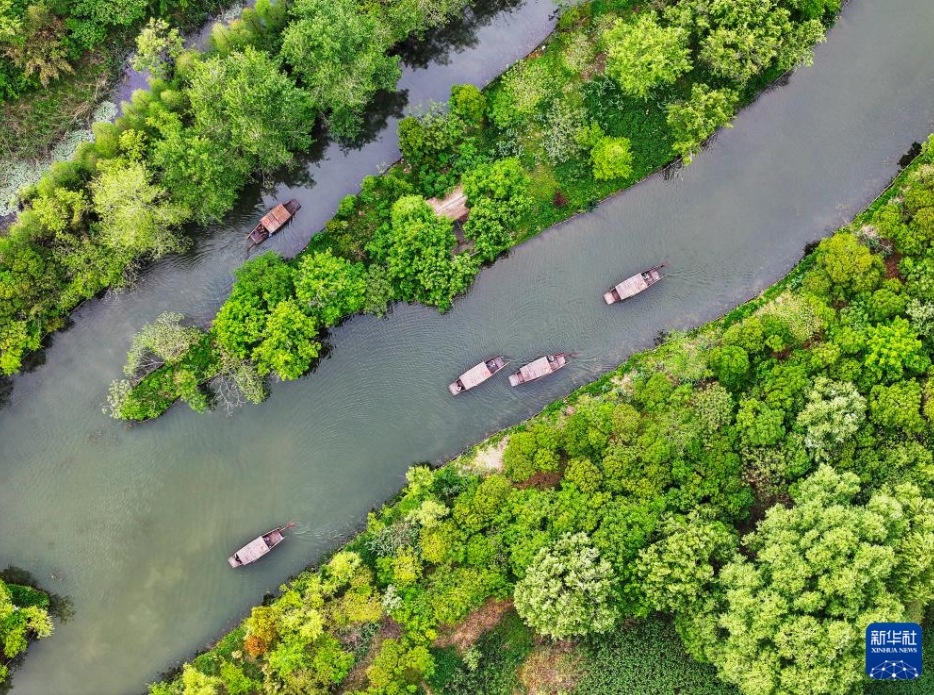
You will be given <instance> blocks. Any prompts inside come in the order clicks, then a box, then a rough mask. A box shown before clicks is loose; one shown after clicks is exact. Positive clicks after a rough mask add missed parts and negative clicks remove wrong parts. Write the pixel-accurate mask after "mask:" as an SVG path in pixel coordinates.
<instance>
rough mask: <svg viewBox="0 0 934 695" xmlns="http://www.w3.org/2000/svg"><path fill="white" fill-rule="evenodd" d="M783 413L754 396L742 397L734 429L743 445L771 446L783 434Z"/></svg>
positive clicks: (779, 439)
mask: <svg viewBox="0 0 934 695" xmlns="http://www.w3.org/2000/svg"><path fill="white" fill-rule="evenodd" d="M784 419H785V415H784V413H783V412H782V411H780V410H776V409H774V408H770V407H769V406H768V405H766V404H765V403H763V402H762V401H760V400H757V399H755V398H744V399H743V400H741V401H740V403H739V412H738V413H737V414H736V429H737V430H738V431H739V436H740V439H741V441H742V443H743V444H744V445H745V446H771V445H773V444H777V443H778V442H779V441H781V439H782V438H783V437H784V436H785V424H784Z"/></svg>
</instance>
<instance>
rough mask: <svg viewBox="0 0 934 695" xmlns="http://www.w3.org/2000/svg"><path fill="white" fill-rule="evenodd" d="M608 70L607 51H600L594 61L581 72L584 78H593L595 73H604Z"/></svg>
mask: <svg viewBox="0 0 934 695" xmlns="http://www.w3.org/2000/svg"><path fill="white" fill-rule="evenodd" d="M605 70H606V53H598V54H597V56H596V58H594V59H593V62H592V63H591V64H590V65H588V66H587V67H586V68H585V69H584V71H583V72H582V73H581V77H582V78H583V79H584V80H590V79H593V77H594V75H602V74H603V73H604V71H605Z"/></svg>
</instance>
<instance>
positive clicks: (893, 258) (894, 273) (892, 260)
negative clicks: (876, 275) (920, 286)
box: [885, 251, 902, 280]
mask: <svg viewBox="0 0 934 695" xmlns="http://www.w3.org/2000/svg"><path fill="white" fill-rule="evenodd" d="M901 260H902V254H900V253H899V252H898V251H896V252H895V253H893V254H892V255H890V256H888V257H887V258H886V259H885V278H886V280H891V279H892V278H898V279H899V280H901V278H902V275H901V273H900V272H898V264H899V262H900V261H901Z"/></svg>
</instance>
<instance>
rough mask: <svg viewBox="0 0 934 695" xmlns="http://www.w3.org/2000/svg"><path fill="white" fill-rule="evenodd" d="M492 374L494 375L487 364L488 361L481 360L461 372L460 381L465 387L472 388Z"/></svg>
mask: <svg viewBox="0 0 934 695" xmlns="http://www.w3.org/2000/svg"><path fill="white" fill-rule="evenodd" d="M491 376H493V372H491V371H490V368H489V367H487V366H486V362H481V363H480V364H478V365H477V366H476V367H471V368H470V369H468V370H467V371H466V372H464V373H463V374H461V376H460V382H461V384H463V385H464V388H465V389H472V388H473V387H474V386H478V385H480V384H482V383H483V382H484V381H486V380H487V379H489V378H490V377H491Z"/></svg>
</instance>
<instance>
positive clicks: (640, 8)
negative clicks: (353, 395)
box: [108, 0, 839, 420]
mask: <svg viewBox="0 0 934 695" xmlns="http://www.w3.org/2000/svg"><path fill="white" fill-rule="evenodd" d="M658 7H659V9H656V5H651V4H644V3H640V2H636V1H635V0H617V1H615V2H603V1H602V0H594V1H592V2H587V3H583V4H581V5H577V6H574V7H571V8H568V9H567V10H566V11H565V12H564V14H563V15H562V17H561V19H560V22H559V24H558V28H557V30H556V31H555V32H554V33H553V34H552V35H551V36H550V38H549V39H548V40H547V41H546V43H545V44H544V45H543V46H542V47H540V48H539V49H538V50H536V51H534V52H533V53H532V54H530V55H529V56H527V57H526V58H525V59H523V60H522V61H520V62H518V63H517V64H515V65H514V66H513V67H512V68H510V69H509V70H508V71H507V72H506V73H504V74H503V75H502V76H501V77H500V78H498V79H497V80H496V81H494V82H493V83H492V84H491V85H490V86H489V87H487V88H486V89H485V90H484V91H483V92H481V91H480V90H478V89H477V88H476V87H473V86H471V85H462V86H459V87H455V88H454V89H453V90H452V96H451V98H450V100H449V103H448V108H447V109H446V110H444V109H441V108H434V109H432V110H430V111H429V112H428V113H426V114H422V115H421V116H417V117H416V116H411V117H408V118H406V119H404V120H403V121H401V122H400V124H399V139H400V147H401V150H402V155H403V160H402V161H401V162H400V163H398V164H397V165H396V166H394V167H392V168H391V169H390V170H389V171H388V172H386V173H385V174H383V175H381V176H372V177H367V178H366V179H364V181H363V183H362V187H361V191H360V193H359V195H355V196H348V197H347V198H345V199H344V200H342V201H341V203H340V206H339V208H338V211H337V214H336V216H335V217H334V218H333V219H332V220H331V221H330V222H329V223H328V224H327V226H326V229H325V230H324V231H323V232H322V233H320V234H318V235H317V236H315V237H314V238H313V239H312V240H311V242H310V243H309V245H308V246H307V247H306V249H305V250H304V251H303V252H302V253H301V254H299V256H298V257H297V258H295V259H293V260H291V261H284V260H282V259H281V258H280V257H279V256H277V255H275V254H272V253H269V254H266V255H262V256H259V257H258V258H256V259H254V260H252V261H250V262H248V263H247V264H245V265H244V266H243V267H242V268H241V269H240V270H239V271H238V272H237V273H236V282H235V284H234V287H233V290H232V293H231V296H230V298H229V299H228V300H227V301H226V302H225V304H224V305H223V307H222V308H221V309H220V312H219V313H218V316H217V319H216V321H215V322H214V324H213V326H212V327H211V329H210V330H208V331H206V332H204V331H201V330H199V329H197V328H193V327H191V326H186V325H184V323H183V317H182V316H180V315H177V314H171V313H169V314H164V315H163V316H161V317H160V318H159V320H158V321H156V323H155V324H152V325H149V326H147V327H145V329H143V330H142V332H141V333H140V334H139V335H138V336H137V337H136V338H135V339H134V341H133V348H132V350H131V352H130V358H129V361H128V364H127V365H126V368H125V373H126V375H127V377H128V378H127V379H126V380H120V381H116V382H114V384H113V385H112V387H111V390H110V394H109V399H108V401H109V407H108V410H109V412H110V413H111V414H112V415H113V416H114V417H117V418H123V419H127V420H146V419H149V418H153V417H156V416H158V415H160V414H161V413H163V412H164V411H165V410H166V409H168V408H169V406H171V405H172V404H173V403H174V402H176V401H177V400H179V399H181V400H184V401H186V402H187V403H188V404H189V405H190V406H191V407H192V408H193V409H194V410H197V411H202V410H205V409H207V408H208V407H210V405H211V404H212V402H214V403H218V402H220V403H222V404H224V405H230V404H240V403H242V402H244V401H252V402H258V401H260V400H262V399H263V398H264V397H265V396H266V394H267V388H266V382H265V378H266V377H267V376H268V375H274V376H275V377H276V378H278V379H282V380H289V379H295V378H298V377H300V376H301V375H302V374H304V373H306V372H307V371H308V370H309V369H310V368H311V366H312V365H313V364H314V362H315V360H317V359H318V356H319V354H320V351H321V342H320V338H321V333H322V331H323V330H325V329H326V328H328V327H331V326H334V325H336V324H337V323H339V322H340V321H341V320H343V319H344V318H346V317H347V316H349V315H352V314H354V313H357V312H360V311H365V312H369V313H375V314H381V313H384V312H385V311H386V310H387V307H388V306H389V304H390V303H391V302H394V301H404V302H421V303H424V304H429V305H432V306H437V307H439V308H440V309H441V310H445V309H447V308H448V307H450V306H451V303H452V302H453V300H454V297H455V296H456V295H458V294H459V293H462V292H464V291H465V290H466V289H467V287H468V286H469V284H470V283H471V281H472V280H473V278H474V276H475V275H476V274H477V272H478V271H479V269H480V267H481V266H482V265H483V264H484V263H491V262H493V261H494V260H495V259H496V258H497V256H499V255H500V254H501V253H503V252H504V251H505V250H507V249H509V248H510V247H512V246H513V245H515V244H517V243H519V242H521V241H523V240H524V239H527V238H528V237H530V236H532V235H534V234H536V233H537V232H539V231H541V230H543V229H545V228H547V227H548V226H550V225H552V224H554V223H555V222H558V221H560V220H563V219H566V218H568V217H570V216H572V215H574V214H576V213H578V212H580V211H582V210H587V209H591V208H592V207H593V206H595V205H596V202H597V201H598V200H600V199H602V198H604V197H606V196H608V195H610V194H612V193H614V192H616V191H619V190H621V189H624V188H626V187H628V186H630V185H632V184H633V183H635V182H637V181H639V180H641V179H643V178H644V177H646V176H647V175H649V174H650V173H652V172H654V171H658V170H659V169H660V168H662V167H664V166H665V165H666V164H669V163H671V162H672V161H673V160H674V159H675V158H678V157H681V158H683V159H684V160H686V161H690V158H691V157H692V156H693V155H694V154H695V153H696V151H697V150H698V149H699V147H700V146H701V144H702V143H703V142H704V141H705V140H706V139H707V138H709V137H710V136H711V135H712V134H713V133H714V132H715V131H716V130H717V129H718V128H719V127H721V126H725V125H729V121H730V119H731V118H732V117H733V114H734V113H735V111H736V109H737V108H739V107H740V106H741V105H743V104H747V103H749V102H751V101H752V100H753V99H754V98H755V96H756V95H757V94H758V93H759V92H761V90H762V89H763V88H765V87H766V86H767V85H769V84H771V83H772V82H774V80H775V79H776V78H777V77H779V76H780V75H782V74H784V73H786V72H787V71H788V70H790V69H792V68H794V67H795V66H797V65H799V64H801V63H807V62H808V61H809V60H810V58H811V48H812V46H813V45H814V43H816V42H817V41H820V40H823V38H824V32H825V28H826V26H827V25H829V23H830V22H832V21H833V19H834V18H835V17H836V12H837V11H838V10H839V2H835V1H833V0H829V1H827V2H808V3H801V2H798V1H797V0H766V1H765V2H759V1H758V0H743V1H742V2H738V3H725V2H723V3H721V2H717V3H707V2H700V1H695V0H683V1H682V2H677V3H659V4H658ZM452 190H453V191H454V192H455V194H459V193H463V194H465V195H466V204H467V207H468V208H469V215H468V217H467V219H466V221H465V222H464V223H463V226H462V228H460V230H459V232H457V233H455V230H454V221H453V220H452V219H450V217H448V216H443V215H442V216H439V215H438V214H436V212H435V210H436V209H438V210H443V209H444V205H443V201H441V200H438V199H440V198H443V197H444V196H445V195H447V194H449V193H450V192H451V191H452ZM428 199H435V207H434V208H433V207H432V206H431V205H430V204H429V202H428ZM451 216H457V213H454V214H453V215H451Z"/></svg>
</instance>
